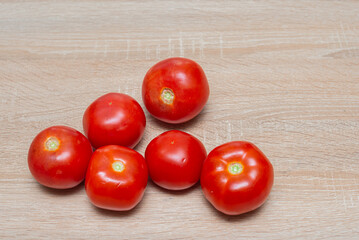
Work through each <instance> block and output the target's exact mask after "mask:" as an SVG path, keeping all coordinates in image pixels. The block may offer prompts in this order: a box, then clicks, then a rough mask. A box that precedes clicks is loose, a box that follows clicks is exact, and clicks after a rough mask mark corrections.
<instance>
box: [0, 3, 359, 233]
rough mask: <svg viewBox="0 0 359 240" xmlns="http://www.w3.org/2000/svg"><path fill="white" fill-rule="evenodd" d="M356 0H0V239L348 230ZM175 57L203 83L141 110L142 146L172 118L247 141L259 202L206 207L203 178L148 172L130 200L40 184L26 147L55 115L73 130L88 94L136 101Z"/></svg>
mask: <svg viewBox="0 0 359 240" xmlns="http://www.w3.org/2000/svg"><path fill="white" fill-rule="evenodd" d="M358 9H359V1H349V0H348V1H311V0H310V1H309V0H308V1H274V0H273V1H264V0H263V1H224V2H222V1H101V0H99V1H90V0H83V1H68V0H64V1H46V0H38V1H35V0H33V1H12V0H11V1H10V0H0V99H1V104H0V112H1V115H0V142H1V147H0V163H1V167H0V238H2V239H12V238H19V239H49V238H55V239H77V238H83V239H144V238H151V239H205V238H206V239H208V238H218V239H238V238H239V239H241V238H243V239H248V238H253V239H294V238H298V239H358V238H359V227H358V226H359V12H358ZM170 56H184V57H188V58H191V59H194V60H195V61H197V62H198V63H199V64H201V66H202V67H203V69H204V70H205V72H206V75H207V77H208V79H209V82H210V88H211V95H210V99H209V102H208V104H207V105H206V107H205V109H204V111H203V112H202V113H201V114H200V116H198V117H197V118H196V119H195V120H193V121H191V122H189V123H186V124H182V125H178V126H175V125H167V124H163V123H160V122H158V121H156V120H154V119H153V118H152V117H151V116H149V114H148V113H147V112H146V116H147V120H148V121H147V128H146V131H145V135H144V138H143V140H142V141H141V143H140V144H139V145H138V147H136V150H138V151H139V152H140V153H142V154H143V153H144V150H145V147H146V145H147V143H148V142H149V141H150V140H151V139H152V138H154V137H155V136H156V135H158V134H160V133H161V132H163V131H165V130H168V129H174V128H178V129H181V130H185V131H187V132H189V133H192V134H193V135H195V136H197V137H198V138H199V139H201V140H202V141H203V142H204V144H205V146H206V148H207V150H208V151H210V150H212V149H213V148H214V147H215V146H217V145H219V144H222V143H225V142H227V141H230V140H248V141H252V142H254V143H255V144H256V145H257V146H258V147H260V148H261V149H262V151H263V152H264V153H265V154H266V155H267V157H268V158H269V159H270V160H271V162H272V163H273V166H274V169H275V183H274V186H273V190H272V192H271V195H270V197H269V200H268V201H267V203H266V204H265V205H264V206H263V207H261V208H260V209H259V210H257V211H254V212H252V213H248V214H245V215H241V216H238V217H228V216H225V215H222V214H220V213H218V212H217V211H215V210H214V209H213V208H212V207H211V206H210V205H209V204H208V203H207V202H206V200H205V199H204V197H203V196H202V193H201V189H200V187H199V185H197V186H195V187H193V188H191V189H190V190H187V191H183V192H168V191H164V190H161V189H160V188H158V187H156V186H154V184H153V183H152V182H149V184H148V188H147V190H146V193H145V196H144V199H143V201H142V202H141V203H140V205H138V206H137V207H136V208H135V210H133V211H131V212H127V213H116V212H109V211H103V210H99V209H97V208H95V207H93V206H92V205H91V204H90V203H89V201H88V199H87V197H86V193H85V190H84V187H83V185H81V186H79V187H77V188H75V189H72V190H67V191H56V190H49V189H46V188H44V187H41V186H40V185H39V184H37V183H36V181H35V180H34V179H33V178H32V176H31V175H30V172H29V170H28V167H27V150H28V147H29V145H30V143H31V141H32V139H33V137H34V136H35V135H36V134H37V133H38V132H39V131H40V130H42V129H44V128H46V127H49V126H51V125H58V124H62V125H68V126H72V127H75V128H77V129H79V130H81V131H82V123H81V120H82V114H83V112H84V110H85V108H86V107H87V106H88V105H89V104H90V103H91V102H92V101H93V100H94V99H95V98H97V97H98V96H100V95H102V94H104V93H107V92H117V91H118V92H123V93H127V94H130V95H131V96H133V97H134V98H136V99H137V100H138V101H139V103H140V104H141V105H142V106H143V103H142V100H141V94H140V92H141V83H142V79H143V77H144V75H145V73H146V71H147V70H148V69H149V68H150V67H151V66H152V65H153V64H154V63H156V62H158V61H159V60H162V59H164V58H167V57H170Z"/></svg>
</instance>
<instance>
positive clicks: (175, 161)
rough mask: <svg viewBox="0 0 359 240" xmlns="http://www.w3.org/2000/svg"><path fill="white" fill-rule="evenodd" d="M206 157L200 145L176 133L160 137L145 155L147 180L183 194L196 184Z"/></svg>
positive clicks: (195, 139) (170, 132)
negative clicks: (148, 175)
mask: <svg viewBox="0 0 359 240" xmlns="http://www.w3.org/2000/svg"><path fill="white" fill-rule="evenodd" d="M206 156H207V152H206V149H205V147H204V146H203V144H202V143H201V141H199V140H198V139H197V138H195V137H194V136H192V135H190V134H188V133H185V132H182V131H178V130H171V131H167V132H164V133H162V134H160V135H159V136H157V137H156V138H154V139H153V140H152V141H151V142H150V143H149V144H148V146H147V148H146V152H145V158H146V162H147V165H148V169H149V173H150V177H151V179H152V180H153V182H155V183H156V184H157V185H158V186H160V187H163V188H165V189H169V190H183V189H186V188H189V187H191V186H193V185H194V184H196V183H197V182H198V180H199V178H200V175H201V168H202V163H203V161H204V159H205V158H206Z"/></svg>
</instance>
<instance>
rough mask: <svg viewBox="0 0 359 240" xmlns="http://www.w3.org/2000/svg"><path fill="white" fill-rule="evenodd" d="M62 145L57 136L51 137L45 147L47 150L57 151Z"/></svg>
mask: <svg viewBox="0 0 359 240" xmlns="http://www.w3.org/2000/svg"><path fill="white" fill-rule="evenodd" d="M59 147H60V141H59V139H57V138H56V137H49V138H48V139H47V140H46V142H45V149H46V150H47V151H56V150H57V149H59Z"/></svg>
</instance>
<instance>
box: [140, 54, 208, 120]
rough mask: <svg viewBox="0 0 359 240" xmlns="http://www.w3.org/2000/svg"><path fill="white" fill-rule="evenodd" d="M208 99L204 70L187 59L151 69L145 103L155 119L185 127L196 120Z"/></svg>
mask: <svg viewBox="0 0 359 240" xmlns="http://www.w3.org/2000/svg"><path fill="white" fill-rule="evenodd" d="M208 97H209V85H208V81H207V78H206V75H205V73H204V71H203V69H202V68H201V66H200V65H199V64H198V63H196V62H194V61H192V60H190V59H186V58H169V59H165V60H163V61H160V62H159V63H157V64H155V65H154V66H153V67H151V68H150V69H149V70H148V72H147V74H146V76H145V78H144V80H143V84H142V99H143V102H144V104H145V106H146V108H147V110H148V111H149V112H150V113H151V114H152V116H154V117H155V118H157V119H159V120H161V121H164V122H167V123H183V122H186V121H188V120H190V119H192V118H194V117H195V116H197V115H198V114H199V113H200V112H201V111H202V109H203V107H204V105H205V104H206V102H207V100H208Z"/></svg>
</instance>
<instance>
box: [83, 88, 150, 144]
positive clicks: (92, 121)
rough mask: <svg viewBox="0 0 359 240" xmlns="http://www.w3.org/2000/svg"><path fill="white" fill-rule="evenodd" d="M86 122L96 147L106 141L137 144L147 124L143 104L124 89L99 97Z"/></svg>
mask: <svg viewBox="0 0 359 240" xmlns="http://www.w3.org/2000/svg"><path fill="white" fill-rule="evenodd" d="M82 122H83V128H84V132H85V134H86V136H87V137H88V139H89V140H90V142H91V144H92V146H93V147H94V148H99V147H101V146H106V145H121V146H125V147H129V148H133V147H135V146H136V144H137V143H138V142H139V141H140V140H141V138H142V136H143V133H144V130H145V127H146V118H145V114H144V112H143V110H142V108H141V106H140V105H139V104H138V102H137V101H136V100H135V99H133V98H132V97H130V96H128V95H126V94H122V93H108V94H105V95H103V96H101V97H99V98H98V99H96V100H95V101H94V102H93V103H91V105H90V106H89V107H88V108H87V109H86V111H85V113H84V116H83V121H82Z"/></svg>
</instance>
